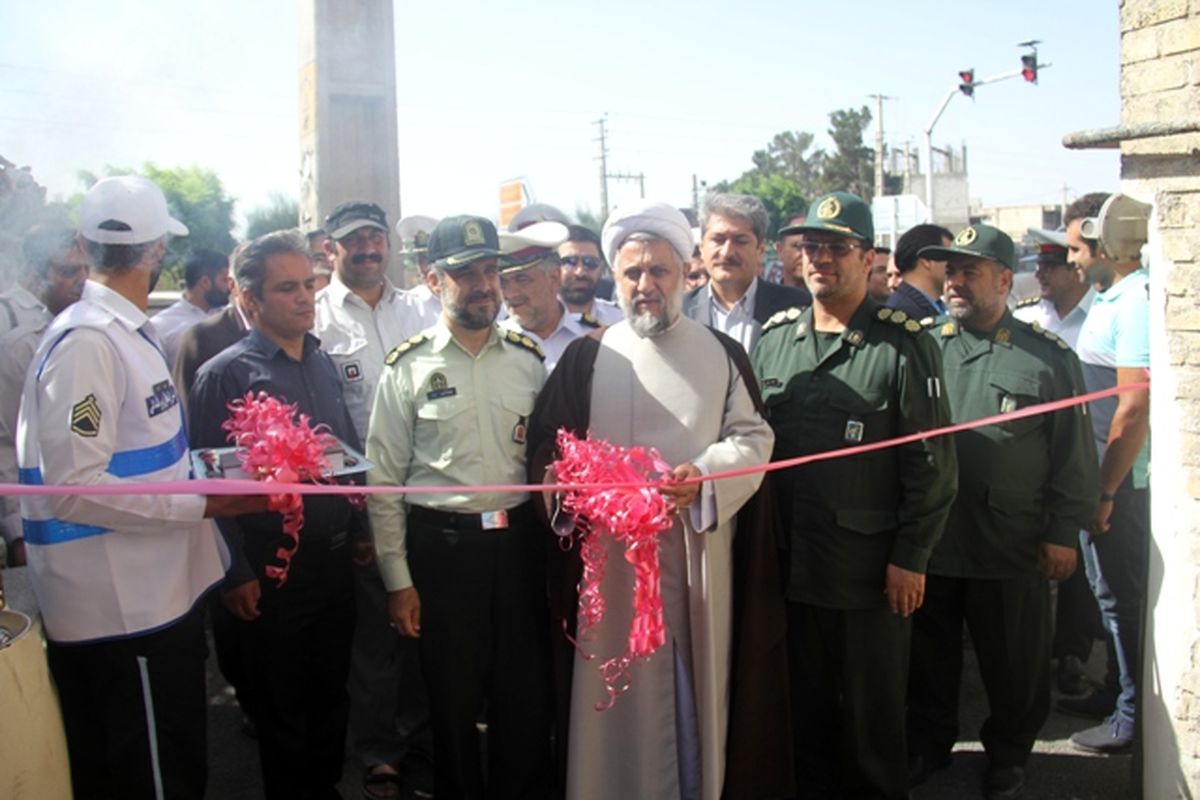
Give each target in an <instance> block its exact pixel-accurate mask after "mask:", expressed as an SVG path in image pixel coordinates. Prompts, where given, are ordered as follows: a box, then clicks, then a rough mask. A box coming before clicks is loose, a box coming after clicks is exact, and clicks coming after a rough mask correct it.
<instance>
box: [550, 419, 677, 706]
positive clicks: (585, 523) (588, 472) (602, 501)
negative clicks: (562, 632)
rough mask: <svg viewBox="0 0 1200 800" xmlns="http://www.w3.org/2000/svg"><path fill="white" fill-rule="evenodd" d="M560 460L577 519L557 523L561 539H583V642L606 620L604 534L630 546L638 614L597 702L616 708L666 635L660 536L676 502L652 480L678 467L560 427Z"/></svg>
mask: <svg viewBox="0 0 1200 800" xmlns="http://www.w3.org/2000/svg"><path fill="white" fill-rule="evenodd" d="M556 441H557V444H558V452H559V454H560V455H559V458H558V460H557V461H555V462H554V470H555V473H556V474H557V475H558V476H559V477H560V478H561V479H563V481H564V482H565V483H567V484H578V485H579V486H578V488H574V489H569V490H567V491H566V492H565V493H564V495H563V498H562V510H563V511H565V512H566V513H567V514H570V515H571V516H572V517H573V518H574V519H575V525H574V526H573V530H560V529H558V528H556V529H555V534H556V535H558V536H559V537H560V545H561V546H562V547H563V548H564V549H567V548H570V547H571V546H572V542H573V541H574V542H578V544H579V555H580V559H581V560H582V561H583V577H582V578H581V579H580V582H579V626H578V639H579V641H580V642H588V641H591V640H592V631H593V629H594V628H595V627H596V625H598V624H599V623H600V622H601V621H602V620H603V619H604V615H605V611H606V600H605V598H604V596H603V594H602V593H601V591H600V584H601V583H602V582H603V580H604V570H605V566H606V560H607V556H606V550H605V546H604V541H603V539H602V537H604V536H608V537H611V538H612V539H613V541H616V542H619V543H621V544H623V545H624V547H625V560H626V561H628V562H629V563H630V564H631V565H632V566H633V570H634V588H633V619H632V620H631V621H630V624H629V635H628V639H627V645H626V650H625V652H624V653H623V654H621V655H619V656H616V657H614V658H610V659H608V660H606V661H605V662H603V663H602V664H601V665H600V668H599V672H600V677H601V679H602V680H603V681H604V688H605V691H606V692H607V693H608V698H607V700H605V701H604V702H602V703H598V704H597V705H596V710H597V711H603V710H605V709H608V708H611V707H612V705H613V703H615V702H616V700H617V698H618V697H620V696H621V694H623V693H624V692H625V691H627V690H628V689H629V686H630V682H631V677H630V670H631V668H632V667H633V664H634V663H635V662H636V661H637V659H639V658H649V657H650V656H652V655H653V654H654V653H655V651H657V650H658V648H660V647H662V646H663V644H664V643H665V642H666V640H667V630H666V624H665V623H664V621H663V602H662V581H661V575H662V573H661V569H660V567H659V561H658V536H659V534H661V533H662V532H663V531H665V530H669V529H670V528H671V525H672V522H671V513H672V512H673V511H674V505H673V504H672V503H671V502H670V501H668V500H667V499H665V498H664V497H663V496H662V493H661V492H660V491H658V489H656V488H654V487H653V486H652V485H647V484H648V483H650V482H651V479H652V478H654V477H655V476H658V479H659V481H661V478H662V476H667V475H670V474H671V467H670V465H669V464H667V463H666V462H665V461H663V459H662V457H661V456H659V454H658V453H657V451H655V450H654V449H653V448H641V447H632V448H623V447H618V446H616V445H613V444H610V443H608V442H606V441H604V440H602V439H592V438H590V437H589V438H585V439H579V438H577V437H576V436H574V435H572V434H571V433H570V432H568V431H566V430H563V429H559V431H558V436H557V439H556ZM605 483H616V484H622V483H628V484H631V485H630V486H628V487H619V488H598V487H597V485H598V484H605ZM575 646H576V647H577V648H579V649H580V652H581V653H583V655H584V658H588V659H590V658H592V656H591V655H589V654H588V653H586V652H584V651H583V648H582V647H580V645H579V643H578V642H575Z"/></svg>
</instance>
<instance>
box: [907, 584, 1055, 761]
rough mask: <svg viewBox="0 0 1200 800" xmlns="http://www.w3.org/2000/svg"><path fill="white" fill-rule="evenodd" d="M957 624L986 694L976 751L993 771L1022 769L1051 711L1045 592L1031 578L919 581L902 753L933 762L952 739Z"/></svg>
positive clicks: (959, 649)
mask: <svg viewBox="0 0 1200 800" xmlns="http://www.w3.org/2000/svg"><path fill="white" fill-rule="evenodd" d="M964 621H965V622H966V625H967V629H968V630H969V631H970V632H971V642H972V643H973V644H974V646H975V654H976V656H977V657H978V659H979V672H980V676H981V677H982V678H983V686H984V690H985V691H986V692H987V697H988V710H989V716H988V718H987V720H985V721H984V723H983V728H982V729H981V731H980V740H981V741H982V743H983V748H984V750H985V751H987V754H988V759H989V760H990V761H991V764H992V766H993V767H996V768H1003V767H1019V766H1024V765H1025V762H1026V761H1028V759H1029V754H1030V752H1032V750H1033V743H1034V740H1035V739H1036V738H1037V734H1038V731H1040V730H1041V729H1042V725H1043V724H1044V723H1045V722H1046V717H1047V716H1048V715H1049V713H1050V589H1049V583H1048V582H1047V581H1046V579H1045V578H1043V577H1042V576H1041V575H1038V574H1036V573H1034V574H1030V575H1028V576H1023V577H1019V578H1004V579H995V580H985V579H975V578H950V577H945V576H941V575H929V576H928V577H927V578H926V582H925V604H924V605H922V606H921V608H920V609H919V610H918V611H917V613H916V614H915V615H914V616H913V635H912V666H911V668H910V669H909V692H908V742H909V749H910V750H911V751H912V752H913V753H922V754H924V755H926V757H927V758H931V759H933V760H937V759H940V758H942V757H944V756H946V755H949V753H950V751H951V749H953V747H954V743H955V742H956V741H957V740H958V696H959V686H960V684H961V681H962V666H963V639H962V631H963V623H964Z"/></svg>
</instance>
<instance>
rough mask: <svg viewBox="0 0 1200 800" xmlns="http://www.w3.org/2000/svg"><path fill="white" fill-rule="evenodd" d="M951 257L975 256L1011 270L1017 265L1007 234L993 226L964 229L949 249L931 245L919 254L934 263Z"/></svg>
mask: <svg viewBox="0 0 1200 800" xmlns="http://www.w3.org/2000/svg"><path fill="white" fill-rule="evenodd" d="M951 256H974V257H975V258H986V259H988V260H989V261H995V262H996V263H998V264H1002V265H1004V266H1005V267H1008V268H1009V269H1012V268H1013V265H1014V264H1016V263H1017V259H1016V248H1014V247H1013V240H1012V239H1011V238H1010V237H1009V235H1008V234H1007V233H1005V232H1004V231H1002V230H1000V229H999V228H993V227H992V226H991V225H971V226H969V227H966V228H963V229H962V230H961V231H959V232H958V235H957V236H955V237H954V243H953V244H951V245H950V246H949V247H938V246H936V245H931V246H929V247H922V248H921V250H920V252H919V253H917V257H918V258H928V259H930V260H933V261H946V260H948V259H949V258H950V257H951Z"/></svg>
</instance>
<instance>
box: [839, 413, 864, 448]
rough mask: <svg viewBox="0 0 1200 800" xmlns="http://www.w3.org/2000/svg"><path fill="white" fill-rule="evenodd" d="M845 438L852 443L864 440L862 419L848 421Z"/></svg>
mask: <svg viewBox="0 0 1200 800" xmlns="http://www.w3.org/2000/svg"><path fill="white" fill-rule="evenodd" d="M843 438H845V440H846V441H847V442H850V444H858V443H859V442H861V441H862V440H863V424H862V422H861V421H860V420H857V419H852V420H850V421H849V422H847V423H846V435H845V437H843Z"/></svg>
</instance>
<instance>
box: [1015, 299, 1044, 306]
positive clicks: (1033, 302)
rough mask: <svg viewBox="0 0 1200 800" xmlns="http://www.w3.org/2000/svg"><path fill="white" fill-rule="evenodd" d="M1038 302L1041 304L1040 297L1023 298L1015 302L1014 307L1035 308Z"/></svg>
mask: <svg viewBox="0 0 1200 800" xmlns="http://www.w3.org/2000/svg"><path fill="white" fill-rule="evenodd" d="M1040 302H1042V298H1040V297H1023V298H1021V299H1020V300H1018V301H1017V306H1016V307H1017V308H1029V307H1030V306H1036V305H1037V304H1038V303H1040Z"/></svg>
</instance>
